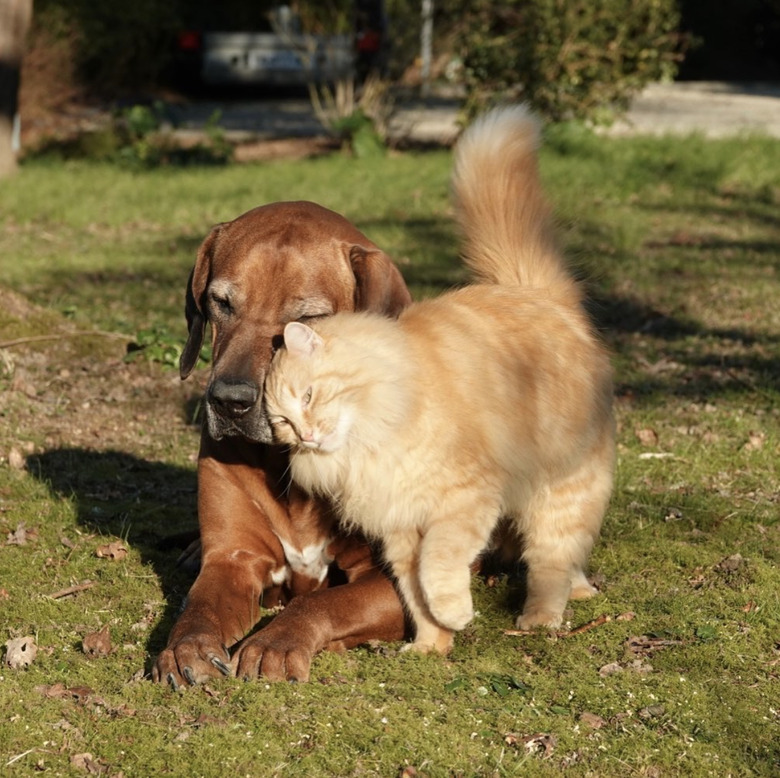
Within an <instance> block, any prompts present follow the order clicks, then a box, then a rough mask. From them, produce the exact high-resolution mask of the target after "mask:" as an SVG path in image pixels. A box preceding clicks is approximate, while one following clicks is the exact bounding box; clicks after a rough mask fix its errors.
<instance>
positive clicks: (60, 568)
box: [0, 127, 780, 776]
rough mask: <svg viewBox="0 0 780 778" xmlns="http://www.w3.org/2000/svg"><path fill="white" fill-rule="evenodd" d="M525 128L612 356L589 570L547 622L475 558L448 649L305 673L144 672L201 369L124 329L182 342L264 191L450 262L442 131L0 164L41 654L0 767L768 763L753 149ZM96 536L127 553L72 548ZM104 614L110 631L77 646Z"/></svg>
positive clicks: (588, 771) (191, 483)
mask: <svg viewBox="0 0 780 778" xmlns="http://www.w3.org/2000/svg"><path fill="white" fill-rule="evenodd" d="M547 140H548V142H547V145H546V146H545V148H544V150H543V154H542V173H543V176H544V178H545V181H546V183H547V186H548V189H549V192H550V197H551V199H552V201H553V202H554V204H555V206H556V210H557V213H558V216H559V221H560V223H561V229H562V239H563V242H564V243H565V245H566V246H567V249H568V251H569V253H570V255H571V256H572V258H573V259H574V260H575V262H576V263H577V265H578V266H579V267H581V268H582V272H583V274H584V275H585V276H586V277H587V278H588V279H589V284H590V288H591V290H592V293H593V298H594V304H593V311H594V315H595V316H596V318H597V320H598V321H599V323H600V326H601V327H602V330H603V333H604V337H605V339H606V340H607V341H608V342H609V344H610V346H611V347H612V349H613V351H614V354H615V366H616V373H617V392H616V407H617V415H618V423H619V464H618V472H617V485H616V489H615V494H614V498H613V501H612V505H611V508H610V511H609V513H608V516H607V518H606V521H605V525H604V530H603V534H602V538H601V540H600V542H599V544H598V546H597V547H596V549H595V552H594V555H593V559H592V566H591V567H592V572H593V573H594V574H595V575H596V577H597V581H598V583H599V586H600V589H601V594H600V595H599V596H598V597H596V598H594V599H592V600H590V601H587V602H578V603H574V604H572V606H571V610H570V612H569V613H567V618H568V620H569V623H570V626H571V627H572V628H574V629H573V634H567V635H563V636H558V637H553V636H550V635H546V634H537V635H530V636H528V635H513V634H506V631H507V630H510V629H511V627H512V621H513V613H514V611H515V610H516V608H517V601H516V596H515V595H516V593H515V586H514V583H513V582H512V581H510V580H508V579H507V578H497V579H489V580H487V581H486V580H484V579H481V578H475V580H474V595H475V599H476V605H477V610H478V612H479V615H478V617H477V618H476V619H475V621H474V623H473V625H471V626H470V627H469V628H468V629H467V630H465V631H464V632H463V633H462V634H460V635H459V636H458V638H457V640H456V645H455V649H454V651H453V652H452V655H451V656H449V657H448V658H446V659H443V658H440V657H432V656H425V657H420V656H413V655H409V654H401V653H399V652H398V648H399V646H398V645H391V646H367V647H364V648H360V649H357V650H354V651H350V652H348V653H346V654H342V655H335V654H323V655H321V656H320V657H319V658H318V659H317V660H316V661H315V664H314V667H313V670H312V681H311V683H308V684H302V685H290V684H266V683H264V682H263V681H262V680H260V681H257V682H252V683H243V682H238V681H235V680H230V679H228V680H223V681H219V682H214V683H211V684H208V685H206V686H204V687H200V688H195V689H189V690H187V691H185V692H183V693H174V692H172V691H171V690H169V689H167V688H163V687H158V686H155V685H153V684H152V683H151V682H150V681H149V680H148V678H145V677H143V674H144V671H148V669H149V666H150V661H151V659H152V658H153V657H154V655H155V654H156V652H157V651H158V650H159V649H160V648H161V647H162V646H163V645H164V641H165V637H166V634H167V631H168V630H169V628H170V626H171V624H172V623H173V620H174V618H175V615H176V610H177V608H178V607H179V605H180V603H181V600H182V597H183V596H184V594H185V593H186V591H187V588H188V586H189V583H190V580H191V579H190V578H189V577H188V575H187V574H186V573H185V572H183V571H182V570H180V569H178V568H176V566H175V559H176V551H175V550H166V549H164V548H161V547H160V540H161V539H162V538H164V537H166V536H168V535H170V534H172V533H174V532H177V531H181V530H184V529H186V528H188V527H191V526H193V522H194V510H195V476H194V459H195V455H196V451H197V435H198V432H197V426H196V425H195V424H193V419H194V418H195V417H196V415H197V414H196V409H197V403H198V397H199V393H200V391H201V389H202V386H203V380H204V376H205V370H204V369H202V370H200V371H198V372H197V374H196V375H195V377H194V379H190V381H188V382H185V383H181V382H180V381H179V379H178V376H177V374H176V373H175V371H172V370H170V369H166V368H164V367H162V366H160V365H159V364H156V363H149V362H147V361H145V360H144V359H137V360H135V361H133V362H131V363H127V362H125V361H124V357H125V348H126V345H127V343H128V342H131V341H135V340H137V336H138V333H139V332H140V331H142V330H149V331H153V332H157V333H160V335H159V337H160V339H161V340H165V341H166V343H167V338H168V336H169V335H170V336H171V337H172V338H173V339H174V340H176V338H178V339H179V341H183V339H184V323H183V317H182V315H181V309H182V301H183V290H184V284H185V281H186V278H187V274H188V271H189V268H190V266H191V264H192V261H193V257H194V252H195V249H196V247H197V245H198V243H199V241H200V240H201V239H202V237H203V236H204V235H205V233H206V231H207V230H208V228H209V227H210V225H211V224H213V223H215V222H218V221H222V220H225V219H230V218H233V217H234V216H236V215H238V214H239V213H241V212H243V211H245V210H247V209H249V208H251V207H253V206H255V205H258V204H261V203H263V202H268V201H271V200H276V199H297V198H306V199H313V200H316V201H319V202H321V203H322V204H324V205H326V206H329V207H331V208H334V209H335V210H337V211H340V212H342V213H344V214H345V215H346V216H347V217H348V218H350V219H351V220H353V221H354V222H355V223H356V224H357V225H358V226H359V227H360V228H361V229H362V230H363V231H364V232H365V233H366V234H367V235H369V236H370V237H371V238H372V239H373V240H374V241H375V242H376V243H378V244H379V245H381V246H382V247H383V248H385V249H386V250H387V251H388V253H390V254H391V255H392V256H394V257H395V258H396V260H397V261H398V262H399V264H400V266H401V268H402V270H403V272H404V274H405V276H406V278H407V279H408V281H409V282H410V284H411V285H412V287H413V289H414V291H415V294H416V295H418V296H423V295H427V294H432V293H436V292H437V291H438V290H441V289H443V288H446V287H448V286H450V285H452V284H453V283H457V282H458V281H459V280H460V279H461V278H462V273H461V271H460V269H459V267H458V265H457V262H456V260H455V231H454V229H453V225H452V222H451V212H450V207H449V203H448V199H447V177H448V174H449V164H450V157H449V154H448V153H446V152H435V153H428V154H413V153H409V154H403V155H394V156H392V157H389V158H387V159H385V160H372V161H371V162H361V161H356V160H350V159H347V158H344V157H341V156H338V155H334V156H332V157H328V158H325V159H318V160H313V161H305V162H304V161H295V162H290V161H287V162H285V161H280V162H275V163H264V164H256V165H244V166H233V167H228V168H225V169H214V168H209V169H203V170H198V169H187V170H157V171H150V172H146V173H142V172H134V173H133V172H129V171H123V170H118V169H116V168H113V167H110V166H107V165H93V164H89V163H72V162H71V163H65V164H54V163H43V162H41V163H34V164H29V165H26V166H25V167H24V168H23V169H22V171H21V173H20V175H19V176H18V177H17V178H16V179H14V180H12V181H9V182H5V183H4V187H3V189H2V191H0V212H1V213H2V214H3V224H2V233H0V272H1V274H2V279H3V284H4V285H5V286H6V287H10V289H12V290H14V292H16V293H18V294H20V295H22V296H23V300H22V301H21V302H20V301H19V300H18V298H14V300H15V302H14V303H13V304H11V303H10V302H8V300H10V299H11V298H10V297H8V298H7V299H6V298H4V301H3V302H4V304H3V305H2V308H3V310H2V311H0V328H1V333H0V341H3V342H4V343H5V342H8V341H11V340H18V339H21V338H26V339H28V340H26V341H25V342H23V343H17V344H15V345H11V346H6V347H2V348H0V356H2V359H1V360H0V455H1V456H2V465H0V543H2V545H0V629H1V630H2V640H0V642H2V643H4V642H5V641H6V640H8V639H9V638H12V637H18V636H24V635H32V636H34V638H35V641H36V643H37V645H38V655H37V658H36V660H35V661H34V662H33V663H32V664H31V665H30V666H29V668H27V669H26V670H12V669H10V668H9V667H3V668H2V671H0V676H1V677H2V680H0V772H3V774H8V775H31V774H33V773H34V772H36V771H39V772H43V773H49V774H52V775H79V774H81V775H83V774H85V773H86V774H88V773H89V772H93V773H95V772H101V773H103V774H106V775H119V774H120V773H121V774H123V775H124V776H136V775H137V776H143V775H187V776H198V775H204V776H212V775H223V774H225V773H226V771H229V772H230V773H231V774H235V775H249V776H260V775H285V776H288V775H289V776H296V775H300V776H311V775H322V776H331V775H334V776H335V775H338V776H350V775H355V776H362V775H377V776H393V775H400V774H401V773H402V772H403V771H404V769H406V774H407V775H413V774H414V773H413V772H412V768H413V769H414V770H415V771H416V774H418V775H428V776H446V775H463V776H485V775H499V776H501V775H534V776H545V775H551V776H552V775H559V774H561V773H562V772H565V773H567V774H572V775H594V776H617V775H640V776H641V775H644V776H669V775H697V776H698V775H713V776H722V775H735V776H741V775H744V776H748V775H751V776H752V775H765V776H770V775H776V774H777V772H778V770H779V769H780V746H778V743H780V737H778V736H779V735H780V680H779V679H778V674H779V673H780V669H779V668H780V572H778V562H779V561H780V521H779V520H778V514H779V513H780V472H779V468H778V461H780V460H779V458H778V455H779V454H780V433H779V432H778V430H780V410H779V409H780V405H778V399H779V398H780V392H779V391H778V385H779V382H780V306H779V305H778V300H780V281H779V280H778V268H779V267H780V259H778V257H780V220H778V216H777V214H778V206H780V172H779V171H780V144H778V143H777V142H776V141H771V140H767V139H760V138H741V139H734V140H724V141H704V140H702V139H700V138H695V137H692V138H685V139H676V140H672V139H642V138H638V139H630V140H628V139H622V140H615V139H606V138H599V137H596V136H593V135H590V134H588V133H585V132H582V131H580V130H578V129H576V128H571V127H562V128H554V129H553V130H552V131H551V132H550V133H549V136H548V139H547ZM95 331H100V332H98V333H96V332H95ZM86 332H89V333H91V334H84V333H86ZM107 332H108V333H114V334H119V335H120V336H123V337H120V338H116V337H113V336H110V335H106V333H107ZM42 335H44V336H47V337H49V336H50V337H52V339H51V340H35V339H34V338H37V337H39V336H42ZM0 346H2V344H0ZM149 353H154V352H149ZM20 527H22V528H23V531H22V532H21V533H20V532H19V528H20ZM24 528H26V531H24ZM22 538H23V539H24V540H25V543H24V544H23V545H20V544H18V541H19V540H20V539H22ZM115 540H123V541H124V542H125V546H126V548H127V555H126V556H125V557H124V558H122V559H114V560H112V559H110V558H105V557H102V558H101V557H98V556H97V555H96V551H97V550H98V549H99V548H100V547H101V546H103V545H105V544H107V543H109V542H111V541H115ZM73 586H83V587H84V588H82V589H81V590H80V591H78V592H77V593H75V594H73V595H70V596H62V597H57V598H53V597H52V595H53V594H59V593H60V592H62V591H63V590H64V589H67V588H69V587H73ZM605 617H609V618H608V619H606V618H605ZM106 625H107V626H108V627H109V631H110V636H111V644H112V650H111V652H110V653H109V654H108V655H107V656H104V657H100V658H89V657H88V656H87V655H86V654H85V653H84V652H83V651H82V640H83V638H84V637H85V636H86V635H87V634H89V633H91V632H94V631H96V630H98V629H100V628H101V627H104V626H106ZM583 625H585V626H588V627H590V628H588V629H585V630H583V631H579V632H578V631H577V630H576V628H577V627H581V626H583Z"/></svg>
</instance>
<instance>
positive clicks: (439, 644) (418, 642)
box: [401, 630, 452, 654]
mask: <svg viewBox="0 0 780 778" xmlns="http://www.w3.org/2000/svg"><path fill="white" fill-rule="evenodd" d="M451 649H452V633H451V632H447V631H445V630H441V631H440V633H439V635H438V636H436V637H435V638H433V639H431V637H430V636H428V637H426V638H423V639H420V638H415V640H414V642H412V643H407V644H406V645H405V646H403V647H402V648H401V651H402V652H404V653H407V652H410V653H411V652H414V653H415V654H431V653H436V654H449V652H450V650H451Z"/></svg>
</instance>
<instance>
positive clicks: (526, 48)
mask: <svg viewBox="0 0 780 778" xmlns="http://www.w3.org/2000/svg"><path fill="white" fill-rule="evenodd" d="M464 10H465V13H464V22H465V23H464V24H463V27H462V29H463V34H462V43H463V49H464V51H465V57H464V65H465V76H466V82H467V87H468V90H469V104H470V108H471V110H472V112H475V111H476V110H479V109H482V108H484V107H485V104H486V103H488V102H491V101H493V100H495V99H496V98H499V99H506V98H512V99H523V100H527V101H528V102H530V103H531V104H532V105H533V106H534V107H535V108H536V109H537V110H538V111H540V112H541V113H542V114H544V115H545V116H547V117H548V118H550V119H553V120H561V119H574V118H576V119H591V120H595V121H605V120H607V119H609V118H611V116H612V115H613V114H614V112H616V111H618V112H619V111H620V110H622V109H625V108H626V107H627V105H628V101H629V99H630V98H631V96H632V95H634V94H635V93H636V92H637V91H639V90H640V89H641V88H642V87H643V86H645V85H646V84H648V83H649V82H652V81H657V80H664V79H670V78H672V77H673V76H674V74H675V73H676V70H677V66H678V64H679V62H680V61H681V59H682V48H683V46H682V43H683V37H682V36H681V35H680V34H679V32H678V25H679V21H680V15H679V12H678V9H677V2H676V0H509V1H508V2H501V3H498V2H496V1H495V0H470V1H469V2H466V3H465V6H464Z"/></svg>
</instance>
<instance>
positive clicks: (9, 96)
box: [0, 0, 32, 178]
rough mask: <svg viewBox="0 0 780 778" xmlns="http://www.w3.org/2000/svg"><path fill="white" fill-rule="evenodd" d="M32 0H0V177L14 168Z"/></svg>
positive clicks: (11, 171) (8, 173)
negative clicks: (16, 127) (20, 81)
mask: <svg viewBox="0 0 780 778" xmlns="http://www.w3.org/2000/svg"><path fill="white" fill-rule="evenodd" d="M31 19H32V0H0V178H2V177H4V176H7V175H10V174H11V173H13V172H14V171H15V170H16V149H15V148H14V122H15V121H18V120H17V113H18V110H19V74H20V73H21V69H22V55H23V54H24V47H25V43H26V40H27V31H28V30H29V29H30V21H31Z"/></svg>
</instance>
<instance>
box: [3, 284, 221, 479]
mask: <svg viewBox="0 0 780 778" xmlns="http://www.w3.org/2000/svg"><path fill="white" fill-rule="evenodd" d="M0 308H2V309H4V312H5V318H4V322H6V323H7V322H8V321H9V320H10V319H9V316H12V317H18V318H19V319H21V320H23V321H24V324H25V329H27V328H29V327H30V326H31V324H32V325H34V322H35V321H36V319H37V318H38V317H44V319H43V320H44V321H45V332H44V333H43V334H41V330H40V329H38V330H35V328H34V326H33V331H35V332H36V334H32V335H29V336H27V335H22V336H20V337H14V338H11V339H5V338H0V463H2V464H5V465H7V466H10V467H12V468H13V467H17V468H22V467H24V463H25V461H26V459H27V457H29V456H30V455H33V454H36V453H40V452H42V451H46V450H51V449H59V448H69V449H82V450H92V451H105V450H111V449H113V450H120V451H124V452H128V453H133V454H136V455H137V456H140V457H145V458H152V459H158V458H163V457H170V456H171V453H172V451H173V452H174V455H175V456H176V457H177V458H184V459H189V460H194V459H195V455H196V452H197V438H198V429H197V426H196V425H195V424H193V418H192V417H193V415H194V409H195V408H196V407H197V403H198V399H199V397H200V395H201V394H202V391H203V386H204V384H205V377H206V371H197V372H196V374H195V376H194V379H193V378H190V379H189V380H188V381H187V382H182V381H181V379H180V378H179V375H178V372H177V371H175V370H171V369H164V368H162V367H161V366H159V365H157V364H153V363H149V362H144V361H141V360H138V361H135V362H129V363H128V362H126V361H125V356H126V353H127V344H128V343H129V341H130V338H128V339H127V340H124V339H123V338H121V337H117V336H115V335H112V334H111V333H103V334H100V333H85V332H80V331H79V330H77V329H75V328H74V327H73V326H72V324H71V323H70V322H67V321H66V320H64V319H63V320H62V322H61V324H55V325H52V324H51V319H50V314H49V312H47V311H45V310H42V309H39V308H37V307H36V306H34V305H32V304H31V303H29V302H28V301H26V300H24V298H22V297H20V296H19V295H17V294H14V293H12V292H9V291H8V290H4V289H2V288H0ZM3 329H4V331H6V330H7V329H8V330H13V329H14V328H13V327H9V328H6V327H4V328H3Z"/></svg>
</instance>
